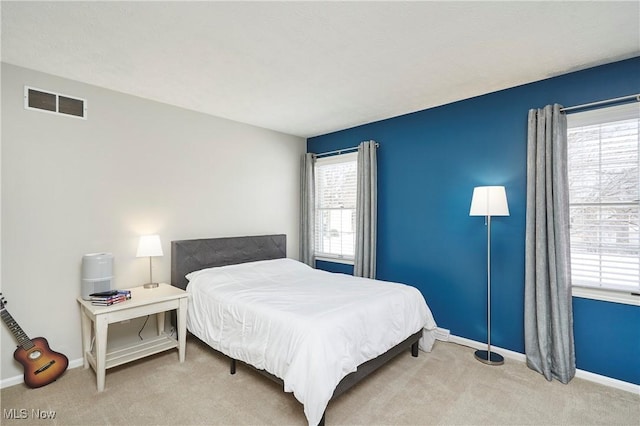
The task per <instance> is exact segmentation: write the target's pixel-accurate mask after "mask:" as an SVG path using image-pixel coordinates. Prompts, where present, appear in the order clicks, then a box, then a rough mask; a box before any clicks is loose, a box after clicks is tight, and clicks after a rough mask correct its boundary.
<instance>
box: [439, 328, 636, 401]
mask: <svg viewBox="0 0 640 426" xmlns="http://www.w3.org/2000/svg"><path fill="white" fill-rule="evenodd" d="M447 331H448V330H447ZM438 340H442V339H438ZM448 341H449V342H451V343H456V344H458V345H463V346H468V347H471V348H474V349H486V348H487V344H486V343H482V342H477V341H475V340H471V339H466V338H464V337H459V336H453V335H451V336H449V340H448ZM491 351H492V352H493V351H495V352H496V353H498V354H500V355H502V356H503V357H505V358H509V359H513V360H515V361H520V362H527V357H526V356H525V355H524V354H521V353H520V352H514V351H510V350H508V349H503V348H500V347H496V346H493V345H492V346H491ZM576 377H578V378H579V379H584V380H588V381H590V382H594V383H598V384H601V385H605V386H609V387H612V388H616V389H620V390H623V391H627V392H631V393H634V394H636V395H640V385H636V384H633V383H629V382H625V381H622V380H618V379H613V378H611V377H607V376H602V375H600V374H596V373H591V372H589V371H584V370H580V369H577V370H576Z"/></svg>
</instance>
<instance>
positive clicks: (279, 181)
mask: <svg viewBox="0 0 640 426" xmlns="http://www.w3.org/2000/svg"><path fill="white" fill-rule="evenodd" d="M24 85H28V86H34V87H37V88H41V89H46V90H50V91H53V92H60V93H63V94H66V95H69V96H74V97H79V98H83V99H86V100H87V105H88V120H81V119H76V118H71V117H64V116H58V115H54V114H47V113H43V112H39V111H31V110H25V109H24V107H23V90H24ZM305 149H306V144H305V140H304V139H303V138H299V137H295V136H291V135H286V134H282V133H278V132H274V131H270V130H265V129H261V128H257V127H253V126H250V125H246V124H241V123H237V122H233V121H229V120H225V119H221V118H217V117H213V116H209V115H205V114H200V113H196V112H193V111H188V110H184V109H180V108H176V107H172V106H169V105H165V104H161V103H157V102H153V101H149V100H145V99H141V98H137V97H133V96H129V95H124V94H121V93H118V92H113V91H109V90H105V89H101V88H98V87H95V86H90V85H86V84H82V83H79V82H75V81H71V80H66V79H62V78H58V77H54V76H51V75H47V74H43V73H40V72H36V71H33V70H28V69H24V68H20V67H16V66H13V65H9V64H2V156H1V160H2V164H1V169H0V170H1V173H2V180H1V183H2V201H1V208H2V221H1V222H2V223H1V229H2V247H1V253H2V259H1V260H2V265H1V274H2V281H1V282H0V284H1V286H2V292H3V293H4V296H5V297H6V298H7V300H8V302H9V303H8V305H7V308H8V310H9V312H10V313H11V314H12V315H13V317H14V318H15V319H16V320H17V322H18V323H19V324H20V325H21V326H22V328H23V329H24V331H25V332H26V333H27V334H28V335H29V336H30V337H38V336H43V337H46V338H47V339H48V340H49V343H50V345H51V347H52V349H53V350H56V351H58V352H62V353H64V354H65V355H67V356H68V357H69V359H70V360H78V359H80V358H81V352H82V351H81V340H80V315H79V310H78V306H77V302H76V300H75V299H76V297H77V296H79V295H80V265H81V258H82V255H83V254H85V253H91V252H100V251H107V252H112V253H113V254H114V275H115V278H114V280H115V281H114V282H115V287H117V288H126V287H133V286H137V285H140V284H142V283H144V282H146V281H148V274H149V268H148V266H149V265H148V259H146V258H145V259H138V258H136V257H135V251H136V247H137V241H138V237H139V235H142V234H148V233H158V234H160V237H161V239H162V243H163V249H164V252H165V256H164V257H161V258H154V263H153V265H154V280H155V279H157V280H160V281H166V282H168V281H169V278H170V241H171V240H174V239H187V238H203V237H216V236H236V235H258V234H269V233H286V234H287V250H288V255H289V256H290V257H294V258H295V257H297V255H298V215H299V213H298V205H299V204H298V192H299V175H298V171H299V159H300V156H301V155H302V153H303V152H304V151H305ZM119 327H121V328H124V332H125V333H130V334H132V335H135V334H136V333H137V331H138V330H137V324H136V323H135V322H132V323H131V324H129V325H126V324H125V325H119ZM0 338H1V341H2V345H1V348H2V353H1V361H2V363H1V368H2V373H1V374H2V377H1V378H2V379H3V380H4V379H7V378H11V377H16V376H18V375H21V374H22V369H21V367H20V365H19V364H18V363H17V362H15V361H14V360H13V351H14V349H15V343H14V339H13V337H12V335H11V334H10V333H9V332H8V330H7V328H6V327H4V326H2V331H1V332H0ZM187 356H188V355H187Z"/></svg>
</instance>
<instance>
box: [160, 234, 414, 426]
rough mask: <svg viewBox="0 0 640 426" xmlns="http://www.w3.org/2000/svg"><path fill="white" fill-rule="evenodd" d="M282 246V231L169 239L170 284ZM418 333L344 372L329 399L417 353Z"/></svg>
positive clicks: (279, 254)
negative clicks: (400, 357) (403, 355)
mask: <svg viewBox="0 0 640 426" xmlns="http://www.w3.org/2000/svg"><path fill="white" fill-rule="evenodd" d="M286 246H287V240H286V235H284V234H277V235H260V236H249V237H227V238H207V239H195V240H180V241H172V242H171V285H173V286H175V287H179V288H181V289H183V290H184V289H185V288H186V287H187V284H188V281H187V279H186V278H185V275H187V274H188V273H190V272H193V271H197V270H200V269H204V268H211V267H215V266H225V265H234V264H238V263H245V262H251V261H257V260H269V259H280V258H284V257H286V255H287V253H286ZM421 337H422V330H420V331H418V332H417V333H415V334H413V335H411V336H409V337H408V338H407V339H405V340H404V341H402V342H400V343H399V344H397V345H396V346H394V347H393V348H391V349H389V350H388V351H387V352H385V353H383V354H382V355H380V356H378V357H376V358H374V359H372V360H369V361H367V362H364V363H362V364H360V365H359V366H358V368H357V370H356V371H354V372H352V373H350V374H348V375H347V376H345V377H344V378H343V379H342V380H341V381H340V383H338V385H337V386H336V389H335V390H334V392H333V396H332V398H331V399H334V398H336V397H338V396H339V395H341V394H342V393H344V392H346V391H347V390H348V389H350V388H351V387H352V386H354V385H355V384H357V383H358V382H360V381H361V380H363V379H364V378H365V377H367V376H368V375H369V374H371V373H372V372H374V371H375V370H377V369H378V368H380V367H381V366H382V365H384V364H385V363H386V362H388V361H389V360H391V359H393V358H394V357H396V356H397V355H399V354H400V353H402V352H403V351H405V350H407V349H410V350H411V355H412V356H414V357H417V356H418V342H419V340H420V338H421ZM241 362H242V361H241ZM236 363H237V360H235V359H231V366H230V372H231V374H235V372H236ZM243 364H245V365H247V366H249V367H251V368H252V369H254V370H255V371H257V372H259V373H260V374H262V375H264V376H266V377H268V378H269V379H271V380H273V381H275V382H276V383H279V384H281V385H283V386H284V383H283V381H282V380H281V379H280V378H278V377H276V376H274V375H273V374H271V373H269V372H268V371H265V370H259V369H257V368H255V367H253V366H252V365H250V364H246V363H244V362H243ZM325 413H326V411H325ZM324 422H325V415H324V414H323V416H322V420H321V421H320V425H321V426H324Z"/></svg>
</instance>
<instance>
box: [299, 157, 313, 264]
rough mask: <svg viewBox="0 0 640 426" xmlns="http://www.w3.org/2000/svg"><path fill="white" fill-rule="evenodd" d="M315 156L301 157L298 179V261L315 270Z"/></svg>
mask: <svg viewBox="0 0 640 426" xmlns="http://www.w3.org/2000/svg"><path fill="white" fill-rule="evenodd" d="M314 165H315V155H314V154H311V153H307V154H305V155H304V156H303V157H302V165H301V173H300V176H301V179H300V194H301V198H300V261H301V262H304V263H306V264H307V265H309V266H311V267H314V268H315V253H314V252H315V172H314Z"/></svg>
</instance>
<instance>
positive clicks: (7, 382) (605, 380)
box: [0, 327, 640, 395]
mask: <svg viewBox="0 0 640 426" xmlns="http://www.w3.org/2000/svg"><path fill="white" fill-rule="evenodd" d="M436 339H438V340H440V341H443V342H451V343H456V344H458V345H463V346H468V347H470V348H474V349H486V347H487V344H486V343H482V342H478V341H475V340H471V339H466V338H464V337H460V336H455V335H451V334H450V333H449V330H447V329H446V328H440V327H438V328H437V329H436ZM491 348H492V349H493V350H495V352H496V353H498V354H500V355H502V356H503V357H505V358H509V359H513V360H515V361H520V362H526V360H527V357H526V356H525V355H524V354H521V353H520V352H514V351H510V350H508V349H503V348H500V347H496V346H491ZM83 365H84V360H83V359H82V358H78V359H74V360H71V361H69V368H77V367H82V366H83ZM576 377H578V378H580V379H584V380H588V381H590V382H594V383H599V384H601V385H605V386H609V387H612V388H616V389H620V390H623V391H627V392H631V393H634V394H636V395H640V385H636V384H633V383H629V382H624V381H622V380H618V379H613V378H611V377H607V376H602V375H600V374H595V373H591V372H589V371H584V370H580V369H578V370H576ZM23 380H24V378H23V376H22V375H19V376H14V377H9V378H7V379H4V380H0V389H4V388H6V387H9V386H13V385H17V384H20V383H22V382H23Z"/></svg>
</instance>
